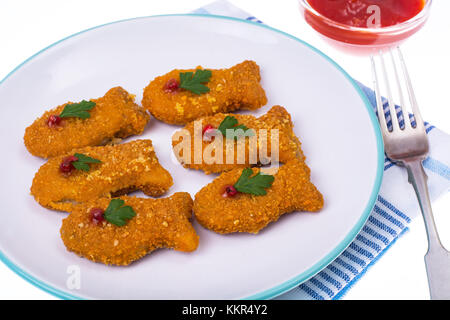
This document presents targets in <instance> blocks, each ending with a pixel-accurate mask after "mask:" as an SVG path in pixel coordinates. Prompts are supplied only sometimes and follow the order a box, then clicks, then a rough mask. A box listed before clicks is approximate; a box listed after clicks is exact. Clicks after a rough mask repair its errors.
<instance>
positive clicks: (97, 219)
mask: <svg viewBox="0 0 450 320" xmlns="http://www.w3.org/2000/svg"><path fill="white" fill-rule="evenodd" d="M104 213H105V211H104V210H103V209H101V208H92V209H91V210H90V211H89V214H90V215H91V221H92V223H93V224H95V225H97V224H99V223H101V222H103V221H104V220H105V215H104Z"/></svg>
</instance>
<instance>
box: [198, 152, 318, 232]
mask: <svg viewBox="0 0 450 320" xmlns="http://www.w3.org/2000/svg"><path fill="white" fill-rule="evenodd" d="M242 170H243V169H234V170H232V171H228V172H225V173H222V174H221V175H220V176H219V177H218V178H216V179H215V180H214V181H213V182H211V183H210V184H208V185H207V186H205V187H204V188H203V189H201V190H200V191H199V192H198V193H197V194H196V195H195V200H194V215H195V217H196V219H197V221H198V222H199V223H200V224H201V225H202V226H204V227H205V228H207V229H210V230H213V231H215V232H218V233H232V232H249V233H255V234H256V233H258V232H259V231H260V230H261V229H263V228H264V227H266V226H267V225H268V224H269V223H270V222H273V221H277V220H278V218H279V217H280V216H281V215H283V214H285V213H288V212H292V211H312V212H314V211H318V210H320V209H321V208H322V207H323V197H322V194H321V193H320V192H319V191H318V190H317V189H316V187H315V186H314V185H313V184H312V183H311V182H310V170H309V168H308V167H307V166H306V164H305V163H304V162H303V161H301V160H299V159H295V160H291V161H289V162H287V163H286V164H284V165H283V166H281V167H280V168H279V169H278V172H277V173H276V174H275V175H274V176H275V180H274V182H273V184H272V186H271V187H270V188H267V189H266V191H267V194H266V195H261V196H256V195H252V194H247V193H238V194H236V195H235V196H234V197H223V196H222V195H223V193H224V189H225V186H227V185H233V184H235V183H236V181H237V180H238V179H239V177H240V176H241V173H242ZM259 171H260V169H256V168H255V169H253V173H257V172H259Z"/></svg>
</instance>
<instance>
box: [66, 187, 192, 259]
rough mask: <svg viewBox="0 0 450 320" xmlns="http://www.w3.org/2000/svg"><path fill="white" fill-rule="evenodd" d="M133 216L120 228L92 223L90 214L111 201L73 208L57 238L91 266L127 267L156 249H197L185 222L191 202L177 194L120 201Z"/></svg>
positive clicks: (189, 213)
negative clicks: (92, 262) (98, 263)
mask: <svg viewBox="0 0 450 320" xmlns="http://www.w3.org/2000/svg"><path fill="white" fill-rule="evenodd" d="M120 198H121V199H122V200H124V201H125V205H126V206H131V207H132V208H133V210H134V211H135V212H136V216H135V217H133V218H131V219H130V220H128V222H127V224H125V225H124V226H121V227H119V226H116V225H113V224H111V223H109V222H107V221H105V220H104V221H102V222H99V223H94V222H93V221H92V219H91V213H90V210H91V209H92V208H100V209H103V210H106V208H107V207H108V205H109V202H110V201H111V199H109V198H99V199H95V200H91V201H89V202H86V203H83V204H81V205H78V206H75V207H74V208H73V209H72V210H71V211H70V215H69V216H68V217H67V218H65V219H64V220H63V223H62V227H61V238H62V240H63V242H64V244H65V245H66V247H67V249H68V250H69V251H73V252H74V253H76V254H78V255H80V256H82V257H85V258H87V259H89V260H92V261H95V262H101V263H104V264H114V265H128V264H130V263H131V262H133V261H135V260H138V259H140V258H142V257H144V256H145V255H146V254H148V253H150V252H151V251H153V250H156V249H158V248H172V249H175V250H178V251H186V252H190V251H194V250H195V249H197V246H198V240H199V237H198V235H197V233H196V232H195V229H194V228H193V227H192V225H191V223H190V222H189V219H190V218H191V215H192V199H191V196H190V195H189V193H186V192H178V193H175V194H174V195H173V196H171V197H169V198H163V199H143V198H136V197H127V196H123V197H120Z"/></svg>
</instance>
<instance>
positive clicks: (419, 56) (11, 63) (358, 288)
mask: <svg viewBox="0 0 450 320" xmlns="http://www.w3.org/2000/svg"><path fill="white" fill-rule="evenodd" d="M210 2H211V1H209V0H189V1H186V0H145V1H137V0H128V1H117V0H109V1H108V0H96V1H92V0H78V1H57V0H53V1H51V0H39V1H32V0H30V1H23V0H1V2H0V79H3V78H4V77H5V76H6V75H7V74H8V73H9V72H10V71H11V70H12V69H14V68H15V67H16V66H17V65H18V64H20V63H21V62H23V61H24V60H25V59H27V58H28V57H30V56H31V55H33V54H34V53H36V52H37V51H39V50H41V49H42V48H44V47H46V46H48V45H49V44H51V43H53V42H55V41H58V40H60V39H62V38H64V37H66V36H68V35H71V34H73V33H76V32H78V31H81V30H84V29H87V28H90V27H94V26H96V25H100V24H103V23H107V22H111V21H116V20H121V19H126V18H132V17H138V16H148V15H156V14H168V13H186V12H190V11H192V10H194V9H196V8H198V7H200V6H202V5H205V4H208V3H210ZM230 2H232V3H233V4H235V5H237V6H239V7H241V8H242V9H244V10H246V11H247V12H250V13H252V15H254V16H256V17H258V18H259V19H260V20H262V21H264V22H265V23H266V24H268V25H270V26H272V27H275V28H277V29H281V30H283V31H285V32H288V33H291V34H293V35H295V36H297V37H299V38H301V39H303V40H305V41H307V42H309V43H310V44H312V45H313V46H315V47H317V48H319V49H320V50H322V51H323V52H325V53H326V54H327V55H329V56H331V58H333V59H334V60H335V61H337V62H338V63H339V64H340V65H341V66H342V67H343V68H344V69H346V70H347V71H348V72H349V73H350V75H351V76H353V77H354V78H355V79H358V80H359V81H361V82H363V83H365V84H368V85H370V84H371V71H370V65H369V61H368V60H367V58H361V57H358V58H357V57H351V56H348V55H346V54H342V53H340V52H338V51H336V50H334V49H333V48H331V47H330V46H329V45H328V44H327V43H325V42H324V41H323V40H322V39H321V38H320V37H319V36H318V35H317V34H316V33H315V32H314V31H313V30H312V29H310V28H309V26H308V25H307V24H306V23H305V22H304V21H303V20H302V17H301V15H300V13H299V10H298V3H297V1H296V0H277V1H275V0H230ZM449 14H450V1H445V0H434V3H433V7H432V10H431V16H430V19H429V21H428V22H427V24H426V25H425V27H424V28H423V29H422V30H421V31H420V32H419V33H418V34H416V35H414V36H413V37H412V38H411V39H409V40H408V42H407V43H405V44H404V45H403V53H404V55H405V59H406V61H407V64H408V67H409V71H410V75H411V77H412V79H413V84H414V87H415V91H416V95H417V98H418V101H419V104H420V107H421V111H422V116H423V118H424V119H425V120H427V121H428V122H430V123H432V124H434V125H435V126H436V127H438V128H440V129H441V130H443V131H445V132H448V133H449V132H450V102H449V99H448V94H449V84H450V82H449V76H448V75H449V74H450V62H449V53H450V42H449V40H448V39H449V38H448V34H449V32H450V19H449ZM0 104H1V102H0ZM2 107H4V106H2ZM449 207H450V197H449V196H448V194H447V195H446V196H444V197H443V198H441V199H439V200H438V201H436V202H435V203H434V204H433V208H434V212H435V216H436V217H435V218H436V222H437V225H438V229H439V230H440V232H441V240H442V242H443V243H444V244H445V245H446V246H447V247H448V248H450V232H449V231H450V217H449V214H450V212H449ZM3 214H6V213H5V212H3ZM409 228H410V231H409V232H408V233H406V234H405V235H404V236H403V237H401V238H400V239H399V240H398V241H397V242H396V243H395V244H394V245H393V246H392V248H391V249H390V250H388V251H387V253H386V254H385V255H384V256H383V257H382V258H381V259H380V260H379V261H378V262H377V263H376V264H375V265H374V266H373V267H372V268H370V269H369V271H368V272H367V273H366V274H365V275H364V276H363V277H362V278H361V279H360V280H359V281H358V282H357V283H356V284H355V286H354V287H353V288H352V289H351V290H350V291H349V292H348V294H347V295H346V296H345V297H344V299H428V298H429V294H428V287H427V279H426V273H425V265H424V262H423V256H424V254H425V252H426V249H427V244H426V234H425V230H424V227H423V222H422V220H421V219H420V218H416V219H413V222H412V223H411V224H410V226H409ZM0 299H55V298H54V297H52V296H51V295H49V294H47V293H45V292H43V291H41V290H40V289H37V288H35V287H33V286H32V285H31V284H29V283H28V282H26V281H25V280H23V279H22V278H20V277H19V276H17V275H16V274H15V273H13V272H12V271H11V270H9V269H8V268H7V267H6V266H5V265H3V264H0Z"/></svg>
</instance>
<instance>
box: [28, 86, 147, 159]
mask: <svg viewBox="0 0 450 320" xmlns="http://www.w3.org/2000/svg"><path fill="white" fill-rule="evenodd" d="M91 101H93V102H95V106H94V107H93V108H92V109H91V110H90V111H89V113H90V118H87V119H82V118H77V117H68V118H61V123H60V124H59V125H55V126H49V125H48V122H47V121H48V119H49V117H50V116H52V115H59V114H61V112H62V111H63V110H64V107H65V106H66V105H67V104H70V102H69V103H66V104H63V105H61V106H59V107H56V108H55V109H52V110H50V111H46V112H45V113H44V115H43V116H42V117H40V118H38V119H37V120H35V121H34V122H33V124H32V125H31V126H29V127H28V128H26V130H25V136H24V142H25V146H26V147H27V149H28V151H29V152H30V153H31V154H33V155H35V156H39V157H42V158H49V157H54V156H56V155H60V154H64V153H67V152H69V151H71V150H73V149H75V148H82V147H87V146H97V145H102V144H106V143H108V142H109V141H111V140H114V139H116V138H126V137H128V136H131V135H134V134H141V133H142V132H143V131H144V128H145V126H146V124H147V122H148V121H149V120H150V116H149V115H148V114H147V112H146V111H145V109H144V108H142V107H140V106H138V105H137V104H136V103H134V95H132V94H129V93H128V92H127V91H125V90H124V89H122V88H121V87H115V88H112V89H110V90H109V91H108V92H107V93H106V94H105V95H104V96H103V97H101V98H98V99H92V100H91Z"/></svg>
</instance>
